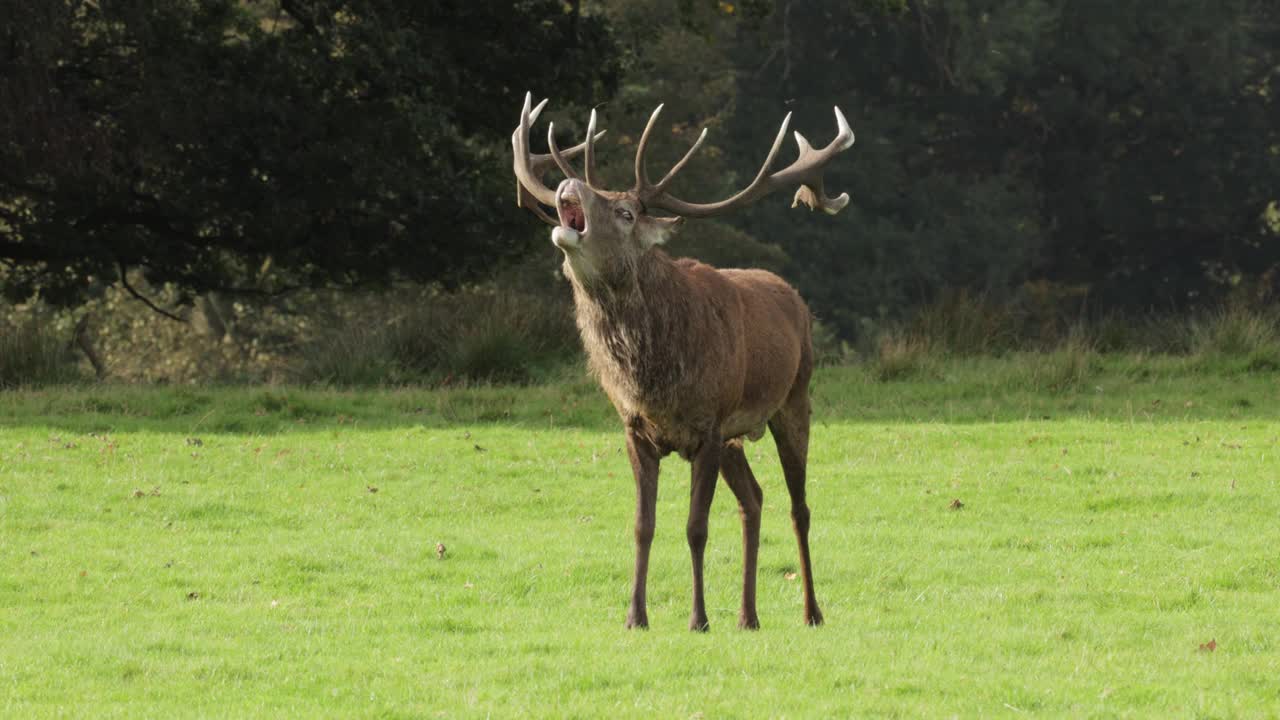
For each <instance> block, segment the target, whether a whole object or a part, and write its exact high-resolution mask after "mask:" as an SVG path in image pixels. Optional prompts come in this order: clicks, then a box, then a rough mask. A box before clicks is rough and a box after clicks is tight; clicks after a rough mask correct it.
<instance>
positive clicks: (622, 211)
mask: <svg viewBox="0 0 1280 720" xmlns="http://www.w3.org/2000/svg"><path fill="white" fill-rule="evenodd" d="M614 212H616V213H617V214H618V217H620V218H622V219H623V221H625V222H635V221H636V216H635V215H632V214H631V211H630V210H628V209H626V208H618V209H617V210H615V211H614Z"/></svg>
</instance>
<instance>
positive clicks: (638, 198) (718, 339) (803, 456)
mask: <svg viewBox="0 0 1280 720" xmlns="http://www.w3.org/2000/svg"><path fill="white" fill-rule="evenodd" d="M545 103H546V101H545V100H544V101H543V104H540V105H538V107H537V108H536V109H534V108H531V104H532V98H531V97H528V96H526V98H525V105H524V110H523V112H522V113H521V117H520V125H519V127H518V128H517V129H516V132H515V133H514V134H513V135H512V147H513V150H514V151H515V163H514V170H515V174H516V178H517V181H518V183H517V198H518V201H519V203H520V204H521V205H522V206H525V207H528V208H529V209H530V210H531V211H533V212H534V213H535V214H536V215H537V216H538V217H540V218H542V219H543V220H544V221H546V222H547V223H549V224H551V225H554V226H555V228H554V229H553V230H552V233H551V239H552V242H553V243H554V244H555V245H556V246H557V247H558V248H560V250H561V251H562V252H563V253H564V257H565V261H564V270H565V275H566V276H567V277H568V278H569V280H570V282H571V284H572V286H573V294H574V305H575V308H576V313H577V323H578V329H579V331H580V333H581V335H582V341H583V345H584V346H585V348H586V350H587V356H588V358H589V361H590V366H591V369H592V371H593V373H594V374H595V375H596V377H597V378H598V379H599V381H600V385H601V386H602V387H603V389H604V391H605V394H607V395H608V396H609V399H610V401H611V402H612V403H613V405H614V407H615V408H616V409H617V411H618V414H619V416H620V417H621V418H622V421H623V424H624V426H625V427H626V443H627V456H628V458H629V459H630V461H631V467H632V471H633V473H634V475H635V481H636V520H635V538H636V561H635V574H634V576H633V579H632V591H631V606H630V609H629V611H628V613H627V626H628V627H647V626H648V624H649V619H648V615H647V610H646V601H645V596H646V586H647V578H648V568H649V548H650V546H651V544H652V541H653V534H654V528H655V524H656V523H655V517H654V514H655V513H654V509H655V505H656V500H657V489H658V468H659V463H660V462H661V460H662V458H663V457H665V456H667V455H668V454H670V453H672V452H676V453H678V454H679V455H680V456H681V457H683V458H684V459H686V460H688V461H689V463H690V466H691V486H690V500H689V517H688V521H687V523H686V525H685V536H686V538H687V540H688V543H689V550H690V556H691V559H692V567H693V610H692V612H691V614H690V619H689V627H690V629H694V630H706V629H707V627H708V624H707V614H706V607H705V600H704V593H703V555H704V552H705V549H706V543H707V517H708V514H709V512H710V509H711V502H712V499H713V497H714V495H715V487H716V481H717V479H718V477H720V476H723V477H724V480H725V483H726V484H727V485H728V486H729V489H730V490H731V491H732V492H733V494H734V497H735V498H736V499H737V501H738V507H739V511H740V513H741V516H742V544H743V575H742V605H741V609H740V610H739V614H738V624H739V626H740V627H743V628H757V627H759V624H760V621H759V618H758V617H757V614H756V564H757V560H756V558H757V554H758V550H759V545H760V511H761V505H762V503H763V501H764V496H763V493H762V491H761V489H760V484H759V483H758V482H757V481H756V478H755V476H754V475H753V474H752V472H751V467H750V465H749V464H748V463H747V457H746V454H745V453H744V452H743V449H742V442H743V439H744V438H750V439H752V440H755V439H759V438H760V437H761V436H762V435H763V434H764V430H765V428H766V427H768V429H769V431H770V432H771V433H772V435H773V438H774V442H775V443H776V445H777V448H778V456H779V459H780V460H781V464H782V471H783V476H784V477H785V479H786V484H787V491H788V494H789V495H790V497H791V518H792V524H793V526H794V528H795V533H796V540H797V544H798V546H799V551H800V571H801V574H802V575H803V586H804V619H805V622H806V623H808V624H810V625H817V624H820V623H821V622H822V613H821V611H819V609H818V602H817V599H816V597H815V596H814V590H813V574H812V572H811V568H810V560H809V514H810V513H809V506H808V504H807V501H806V498H805V473H806V464H807V459H808V449H809V378H810V375H811V374H812V371H813V349H812V341H811V332H810V317H809V309H808V307H807V306H806V305H805V303H804V301H803V300H801V299H800V295H799V294H798V293H797V292H796V291H795V290H794V289H793V288H792V287H791V286H790V285H788V284H787V283H786V282H784V281H783V280H782V279H781V278H779V277H778V276H776V275H774V274H772V273H769V272H765V271H763V270H719V269H716V268H713V267H710V266H708V265H704V264H702V263H699V262H697V261H694V260H687V259H681V260H673V259H671V258H670V257H668V256H667V255H666V253H664V252H663V251H662V250H661V249H660V248H658V246H659V245H661V244H663V243H664V242H665V241H666V240H667V238H668V237H670V235H671V234H672V233H674V232H676V231H677V230H678V229H679V227H680V225H681V224H682V223H683V222H684V218H685V217H711V216H713V215H717V214H720V213H723V212H727V211H730V210H732V209H733V208H735V207H738V206H741V205H744V204H747V203H750V202H754V201H755V200H757V199H759V198H761V197H763V196H764V195H767V194H769V193H770V192H773V191H775V190H778V189H781V188H784V187H791V186H796V185H798V186H799V187H798V189H797V191H796V195H795V198H796V199H795V203H797V204H799V203H803V204H805V205H808V206H809V207H810V208H822V209H823V210H825V211H827V212H828V213H832V214H834V213H836V212H839V210H840V209H841V208H843V207H844V206H845V204H847V203H848V200H849V198H848V195H841V196H840V197H837V198H829V197H827V196H826V194H825V193H824V192H823V189H822V167H823V166H824V165H825V164H826V163H827V162H828V161H829V160H830V159H831V158H832V157H834V156H835V155H836V154H837V153H839V152H841V151H843V150H845V149H847V148H848V147H849V146H850V145H852V144H853V133H852V131H850V130H849V127H848V124H847V123H846V122H845V120H844V116H843V115H841V114H840V111H839V109H837V110H836V122H837V125H838V128H839V132H838V134H837V135H836V138H835V139H834V140H832V141H831V143H829V144H828V145H827V146H826V147H825V148H823V149H822V150H814V149H813V148H812V147H811V146H810V145H809V143H808V142H807V141H806V140H805V139H804V138H803V137H802V136H801V135H800V134H799V133H796V142H797V144H798V145H799V147H800V157H799V159H797V160H796V161H795V162H794V163H792V164H791V165H789V166H788V167H786V168H783V169H782V170H779V171H777V172H773V173H770V172H769V169H770V167H771V166H772V164H773V161H774V159H775V157H776V156H777V154H778V150H779V148H780V147H781V144H782V140H783V138H784V137H785V133H786V128H787V123H788V122H789V120H790V116H788V120H787V121H784V122H783V126H782V130H781V131H780V132H779V133H778V137H777V139H776V140H775V141H774V144H773V148H772V149H771V150H770V152H769V156H768V158H767V159H766V160H765V163H764V166H763V167H762V168H761V170H760V173H759V174H758V175H757V176H756V178H755V180H754V181H752V183H751V185H750V186H748V187H747V188H746V189H744V190H743V191H741V192H739V193H737V194H736V195H734V196H732V197H730V198H728V199H726V200H723V201H720V202H717V203H709V204H696V203H689V202H685V201H683V200H680V199H679V198H676V197H674V196H673V195H671V194H670V193H668V192H667V191H666V189H665V188H666V186H667V184H668V183H669V182H670V181H671V179H672V178H673V177H674V176H675V174H676V173H677V172H679V170H680V169H681V168H683V167H684V165H685V164H686V163H687V162H688V161H689V158H690V157H692V155H693V154H694V152H696V151H697V149H698V147H699V146H700V145H701V144H702V142H703V139H705V137H706V131H705V130H704V131H703V133H702V136H701V137H699V138H698V141H697V142H696V143H694V146H693V148H692V149H691V150H690V151H689V152H688V153H687V154H686V155H685V157H684V159H682V160H681V161H680V162H679V163H677V164H676V166H675V167H674V168H673V169H672V170H671V171H670V172H668V173H667V175H666V176H665V177H663V178H662V180H660V181H658V182H657V183H652V182H650V181H649V178H648V172H647V169H646V167H645V164H644V153H645V148H646V147H647V144H648V140H649V136H650V133H651V131H652V130H653V127H654V124H655V123H656V121H657V118H658V114H659V112H661V110H662V107H661V106H659V107H658V110H656V111H655V112H654V113H653V115H652V117H650V119H649V124H648V126H647V127H646V128H645V131H644V134H643V135H642V136H641V138H640V142H639V145H638V150H637V153H636V187H635V188H634V189H632V190H630V191H626V192H610V191H607V190H601V189H599V188H597V187H595V186H594V185H593V183H592V175H593V165H592V160H593V153H594V141H595V140H596V138H597V137H598V135H597V134H596V132H595V124H596V116H595V112H594V111H593V112H592V114H591V122H590V123H589V124H588V128H587V139H586V141H585V142H584V143H582V144H581V145H579V146H577V147H575V148H572V149H571V150H569V151H567V152H565V153H561V152H560V151H559V150H558V148H557V147H556V144H555V135H554V128H550V129H549V130H548V135H547V142H548V145H549V146H550V150H551V152H550V153H549V154H547V155H534V154H532V153H530V151H529V141H528V133H529V129H530V127H531V126H532V124H533V122H534V121H535V120H536V118H537V115H538V113H539V112H540V111H541V110H542V108H543V106H544V105H545ZM577 154H583V155H585V178H579V177H578V175H577V173H576V172H575V171H574V169H573V168H572V167H571V166H570V165H569V163H568V161H567V158H569V157H573V156H574V155H577ZM552 163H554V164H555V165H556V166H558V167H559V168H560V170H561V171H562V172H563V173H564V174H565V176H566V179H565V180H564V181H563V182H561V183H560V184H559V185H558V186H557V187H556V188H554V189H552V188H551V187H548V186H546V185H544V184H543V183H542V175H543V174H544V173H545V172H546V170H548V169H550V167H551V165H552ZM540 205H546V206H550V207H553V208H555V211H556V217H552V216H551V215H549V214H548V213H547V212H545V211H544V210H543V209H542V208H541V207H540ZM652 210H665V211H667V212H669V213H672V214H673V215H674V217H661V216H657V215H654V214H652V213H651V211H652Z"/></svg>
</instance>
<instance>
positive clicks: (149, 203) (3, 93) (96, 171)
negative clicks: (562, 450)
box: [0, 0, 1280, 384]
mask: <svg viewBox="0 0 1280 720" xmlns="http://www.w3.org/2000/svg"><path fill="white" fill-rule="evenodd" d="M0 18H3V19H4V22H3V24H2V25H0V290H2V291H3V296H4V304H3V305H0V332H2V333H3V338H2V339H0V384H17V383H29V382H40V381H44V380H49V379H65V378H68V377H75V376H77V375H85V374H88V373H91V372H93V373H97V374H98V375H99V376H101V377H118V378H129V379H142V380H167V381H188V380H211V379H213V380H218V379H221V380H236V379H284V380H304V381H332V382H400V381H409V380H415V379H424V378H433V379H434V380H436V381H440V382H447V381H451V380H452V379H453V378H454V377H455V376H461V377H465V378H474V379H499V380H502V379H507V380H529V379H535V378H536V377H537V376H538V374H539V373H540V372H543V371H544V370H545V369H546V368H550V367H554V366H556V365H557V363H558V362H561V361H563V359H564V358H565V357H568V356H572V355H573V352H574V350H573V348H574V346H575V341H574V337H573V327H572V322H571V320H570V318H569V315H568V310H567V306H566V303H567V296H568V292H567V289H566V288H565V287H564V285H563V280H562V279H558V278H557V276H556V271H557V270H556V269H557V266H558V262H559V259H558V257H557V253H556V252H555V251H554V250H553V248H551V246H550V245H549V244H548V242H547V240H546V237H547V232H546V228H545V226H544V225H543V224H542V223H540V222H539V221H537V220H536V219H534V218H533V217H532V216H531V215H529V214H528V213H526V212H525V211H522V210H520V209H518V208H517V207H516V204H515V184H514V180H513V178H512V175H511V170H510V144H509V138H510V134H511V131H512V129H513V127H514V126H515V124H516V121H517V118H518V113H519V108H520V104H521V102H522V99H523V96H524V93H525V92H526V91H527V90H531V91H532V92H533V93H534V95H535V96H536V97H545V96H549V97H551V98H552V101H551V104H550V108H549V110H548V112H549V115H550V117H552V118H553V119H554V120H555V121H556V125H557V128H559V127H563V128H564V130H563V132H564V133H565V136H564V142H565V143H569V142H575V141H576V138H578V137H580V135H581V133H582V130H583V127H584V125H585V122H586V119H587V114H588V112H589V109H590V108H591V107H598V108H599V110H600V112H601V115H602V118H603V124H604V126H605V127H607V128H608V129H609V131H610V134H609V137H608V141H607V142H606V143H605V144H604V145H603V148H602V150H603V153H604V157H603V158H602V160H603V169H604V174H605V177H606V179H607V181H608V184H610V185H612V186H615V187H618V188H625V187H629V186H630V184H631V182H632V180H633V179H632V177H631V164H632V160H633V156H634V151H635V146H634V144H635V140H636V138H637V135H638V131H639V129H640V128H641V127H642V125H643V123H644V121H645V120H646V119H647V117H648V114H649V112H650V111H651V110H652V108H653V107H654V106H655V105H657V104H658V103H659V102H665V103H666V111H665V113H664V115H663V118H664V125H663V127H662V128H661V130H662V133H661V136H660V137H659V138H658V143H657V147H655V148H654V153H653V154H654V156H655V157H654V158H653V162H654V167H658V166H659V164H660V163H662V162H663V161H667V162H670V161H674V160H675V159H676V158H678V157H679V156H680V154H682V153H683V152H684V150H685V149H686V148H687V147H688V145H689V144H690V143H691V142H692V140H693V139H694V138H695V137H696V134H697V133H698V132H699V131H700V129H701V128H702V127H708V128H710V138H709V140H708V146H707V147H705V148H704V151H703V152H702V153H701V154H700V155H699V157H698V159H697V161H696V162H695V163H694V165H693V166H692V167H691V168H690V169H689V170H688V171H686V172H685V173H684V174H683V175H682V176H681V179H680V181H679V182H678V183H677V187H676V188H675V190H676V191H677V192H678V193H680V194H681V195H682V196H686V197H688V198H690V199H693V200H707V199H712V198H718V197H723V196H725V195H727V194H728V193H730V192H732V191H733V190H734V189H736V188H737V187H739V186H741V185H744V184H745V183H746V182H747V181H749V180H750V177H751V176H752V175H753V174H754V172H755V170H756V169H757V167H758V165H759V163H760V161H761V159H762V158H763V156H764V154H765V152H766V151H767V149H768V146H769V144H770V142H771V140H772V137H773V135H774V134H775V133H776V131H777V125H778V123H779V122H780V121H781V119H782V116H783V115H784V114H785V113H786V112H788V111H793V112H794V113H795V120H794V122H793V127H795V128H797V129H800V130H801V131H803V132H804V133H805V134H806V135H807V136H808V137H809V138H810V139H811V140H813V141H814V142H825V141H826V140H827V139H828V138H829V137H830V136H831V135H832V134H834V132H835V123H834V120H833V118H832V114H831V106H832V105H839V106H840V107H841V108H842V109H843V110H844V112H845V114H846V115H847V116H848V118H849V121H850V123H851V124H852V126H853V128H854V131H855V132H856V134H857V137H858V142H857V144H856V145H855V146H854V148H853V149H852V150H850V151H849V152H848V153H846V154H845V155H843V156H842V157H841V159H840V160H839V161H837V162H835V163H833V164H832V166H831V167H830V168H829V170H828V171H827V178H828V187H829V188H831V189H832V191H833V193H835V192H839V191H848V192H849V193H850V195H851V196H852V198H853V200H852V203H851V204H850V206H849V208H848V209H846V211H845V212H843V213H842V214H840V215H838V216H835V217H834V218H829V217H822V216H813V215H809V214H808V213H805V212H802V211H800V210H789V209H788V207H787V206H788V204H789V203H788V200H787V199H785V198H778V197H775V198H771V199H769V200H766V201H765V202H763V203H762V204H760V205H758V206H756V207H755V208H753V209H751V210H750V211H749V212H745V213H743V214H742V215H740V216H738V217H734V218H730V219H727V220H726V221H725V222H717V221H699V222H695V223H691V225H690V227H689V228H688V229H687V231H686V232H685V234H684V236H683V237H682V238H681V239H680V240H679V242H678V243H677V244H675V245H674V246H673V247H672V248H671V249H672V252H674V253H678V254H689V255H694V256H696V257H699V258H702V259H704V260H706V261H708V262H712V263H714V264H721V265H755V266H762V267H768V268H771V269H774V270H775V271H777V272H779V273H780V274H782V275H783V276H784V277H786V278H787V279H788V280H790V281H792V282H793V283H795V284H796V285H797V287H798V288H799V289H800V290H801V292H802V293H803V294H804V296H805V297H806V298H807V299H808V300H809V302H810V304H811V307H812V309H813V311H814V313H815V315H816V316H817V318H818V319H819V321H820V325H819V329H820V334H819V341H820V344H821V345H822V349H823V352H824V355H826V356H827V357H829V358H836V359H840V358H843V357H848V356H850V355H853V354H859V353H861V354H867V353H870V354H872V355H876V354H877V353H878V354H879V356H880V358H881V360H882V361H883V360H884V359H885V357H886V355H888V356H890V357H892V356H894V355H895V353H896V354H898V355H901V354H902V353H907V354H910V353H911V352H914V351H913V350H912V348H921V347H925V346H928V345H930V344H932V345H934V346H938V345H945V346H946V348H945V349H948V350H950V351H957V352H1003V351H1008V350H1012V349H1017V348H1025V347H1049V346H1055V347H1056V346H1057V345H1058V344H1060V343H1063V342H1070V343H1075V344H1077V345H1081V346H1083V347H1086V348H1087V349H1089V350H1090V351H1092V350H1094V349H1109V348H1113V347H1122V348H1128V349H1135V348H1136V349H1141V350H1151V351H1159V352H1180V351H1194V350H1195V349H1196V348H1197V347H1200V348H1201V349H1203V348H1204V347H1206V346H1218V347H1220V346H1223V345H1224V343H1225V344H1229V343H1228V342H1227V341H1226V340H1224V339H1223V337H1220V334H1221V333H1222V332H1226V333H1228V335H1230V334H1231V333H1234V335H1231V337H1235V338H1236V340H1238V341H1239V342H1240V343H1242V345H1241V347H1242V348H1243V350H1244V351H1245V352H1246V353H1253V355H1252V356H1251V357H1253V358H1254V359H1253V360H1251V361H1250V362H1252V363H1253V365H1252V366H1256V367H1258V368H1263V369H1266V368H1271V369H1275V368H1274V367H1272V366H1273V365H1275V366H1277V367H1280V350H1277V349H1276V347H1277V344H1278V343H1280V324H1278V323H1277V321H1276V317H1275V306H1276V298H1277V293H1280V103H1278V102H1277V94H1280V4H1277V3H1275V2H1274V1H1273V0H1219V1H1217V2H1212V3H1206V2H1202V1H1201V0H1165V1H1164V2H1159V3H1153V2H1148V1H1146V0H1105V1H1104V0H856V1H853V0H806V1H804V2H800V1H797V0H776V2H771V1H770V0H745V1H743V2H726V1H724V0H573V1H571V2H561V1H559V0H521V1H518V2H485V1H474V0H466V1H463V0H458V1H457V2H443V1H422V0H145V1H144V0H119V1H115V0H97V1H92V0H54V1H51V2H29V1H28V0H0ZM544 123H545V120H544ZM541 127H545V125H543V126H540V129H541ZM538 134H539V133H535V135H538ZM786 152H789V151H786ZM784 154H785V153H784ZM1215 319H1216V321H1217V322H1218V323H1219V325H1218V326H1215V327H1219V329H1218V330H1213V331H1210V330H1206V329H1205V328H1206V327H1209V326H1210V325H1212V323H1213V322H1215ZM1221 328H1226V329H1225V330H1224V329H1221ZM1215 333H1218V334H1215ZM1241 338H1244V339H1243V340H1241ZM1229 339H1230V338H1228V340H1229ZM1259 348H1262V349H1263V350H1265V352H1264V355H1262V356H1259V355H1257V353H1258V352H1263V350H1259ZM1268 353H1269V354H1268ZM1264 356H1265V357H1264ZM1259 357H1263V359H1262V360H1258V358H1259ZM1267 358H1270V359H1267Z"/></svg>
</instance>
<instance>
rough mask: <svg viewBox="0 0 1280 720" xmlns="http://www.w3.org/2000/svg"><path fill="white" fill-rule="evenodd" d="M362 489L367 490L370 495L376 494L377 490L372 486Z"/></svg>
mask: <svg viewBox="0 0 1280 720" xmlns="http://www.w3.org/2000/svg"><path fill="white" fill-rule="evenodd" d="M364 489H365V490H368V491H369V492H370V494H372V493H376V492H378V488H376V487H374V486H373V485H365V486H364Z"/></svg>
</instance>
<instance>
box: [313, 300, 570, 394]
mask: <svg viewBox="0 0 1280 720" xmlns="http://www.w3.org/2000/svg"><path fill="white" fill-rule="evenodd" d="M377 318H387V319H386V320H382V321H379V320H378V319H377ZM577 337H578V336H577V331H576V329H575V328H574V325H573V315H572V311H571V310H570V308H569V307H568V306H567V304H566V303H565V302H563V301H561V300H549V299H547V298H544V297H541V296H537V295H531V294H527V293H522V292H508V291H500V290H496V289H481V288H472V289H468V290H464V291H459V292H456V293H431V294H427V295H420V296H414V295H406V294H400V295H395V294H384V295H380V296H373V297H368V298H365V299H364V301H363V302H361V303H359V308H358V310H357V311H356V312H353V313H351V314H349V315H348V316H347V317H345V318H344V319H343V320H342V321H341V322H338V323H336V326H335V329H334V330H333V331H331V332H329V333H325V334H323V335H322V336H320V337H319V338H318V339H317V340H315V341H314V342H312V343H309V344H308V345H307V346H306V347H305V348H304V350H303V353H302V362H301V365H300V367H299V370H298V377H299V379H301V380H303V381H307V382H327V383H334V384H339V385H369V384H379V383H401V382H408V381H413V380H436V381H440V382H453V381H466V382H507V383H525V382H530V381H532V380H535V379H537V378H539V377H542V376H544V375H545V374H546V373H547V372H548V371H549V370H551V369H552V368H554V367H555V366H557V365H559V364H562V363H564V362H566V361H568V360H570V359H571V358H572V357H574V355H575V353H576V349H577V347H578V340H577Z"/></svg>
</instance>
